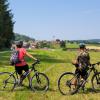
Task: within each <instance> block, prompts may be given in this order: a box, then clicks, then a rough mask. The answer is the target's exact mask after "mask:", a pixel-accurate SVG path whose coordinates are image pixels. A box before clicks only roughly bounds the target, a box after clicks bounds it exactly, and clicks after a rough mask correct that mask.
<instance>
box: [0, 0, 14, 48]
mask: <svg viewBox="0 0 100 100" xmlns="http://www.w3.org/2000/svg"><path fill="white" fill-rule="evenodd" d="M13 25H14V22H13V14H12V13H11V10H10V9H9V3H8V0H0V48H4V47H6V48H8V47H9V46H10V44H11V41H12V40H13V39H14V33H13Z"/></svg>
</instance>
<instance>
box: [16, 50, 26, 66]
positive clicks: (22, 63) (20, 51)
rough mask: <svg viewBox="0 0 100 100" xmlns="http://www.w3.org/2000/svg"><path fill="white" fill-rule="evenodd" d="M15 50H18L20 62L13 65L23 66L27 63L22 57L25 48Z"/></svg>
mask: <svg viewBox="0 0 100 100" xmlns="http://www.w3.org/2000/svg"><path fill="white" fill-rule="evenodd" d="M17 50H18V51H19V59H20V61H21V62H20V63H18V64H16V65H15V66H20V67H21V66H25V65H26V64H27V63H26V61H25V59H24V57H25V55H26V49H25V48H17Z"/></svg>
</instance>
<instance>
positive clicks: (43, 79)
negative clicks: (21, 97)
mask: <svg viewBox="0 0 100 100" xmlns="http://www.w3.org/2000/svg"><path fill="white" fill-rule="evenodd" d="M48 88H49V79H48V77H47V76H46V75H45V74H44V73H36V74H35V75H34V76H33V77H32V79H31V89H32V90H33V91H47V90H48Z"/></svg>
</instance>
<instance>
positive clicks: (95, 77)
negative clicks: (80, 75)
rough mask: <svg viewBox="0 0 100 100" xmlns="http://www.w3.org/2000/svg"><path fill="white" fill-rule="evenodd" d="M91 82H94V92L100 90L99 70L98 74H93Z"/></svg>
mask: <svg viewBox="0 0 100 100" xmlns="http://www.w3.org/2000/svg"><path fill="white" fill-rule="evenodd" d="M95 79H96V80H95ZM97 81H98V82H97ZM91 83H92V89H93V91H94V92H100V72H97V73H96V74H94V75H93V77H92V79H91ZM97 85H98V86H97Z"/></svg>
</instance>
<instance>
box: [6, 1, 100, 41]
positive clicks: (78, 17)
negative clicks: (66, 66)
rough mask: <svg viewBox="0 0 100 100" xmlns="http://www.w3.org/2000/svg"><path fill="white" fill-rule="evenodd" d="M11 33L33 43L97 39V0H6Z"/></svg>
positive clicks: (99, 33) (99, 29)
mask: <svg viewBox="0 0 100 100" xmlns="http://www.w3.org/2000/svg"><path fill="white" fill-rule="evenodd" d="M8 1H9V3H10V5H9V8H10V9H11V10H12V13H13V14H14V18H13V20H14V21H15V25H14V32H15V33H20V34H24V35H27V36H29V37H32V38H35V39H36V40H54V39H61V40H77V39H78V40H80V39H82V40H85V39H100V0H8Z"/></svg>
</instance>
